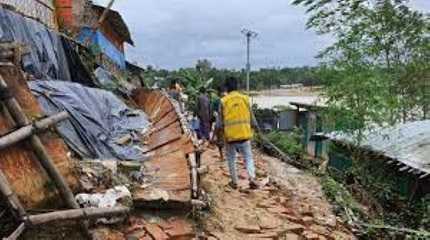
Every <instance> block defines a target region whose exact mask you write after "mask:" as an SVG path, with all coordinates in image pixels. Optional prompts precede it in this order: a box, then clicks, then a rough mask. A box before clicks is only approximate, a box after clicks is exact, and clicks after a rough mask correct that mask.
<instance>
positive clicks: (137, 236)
mask: <svg viewBox="0 0 430 240" xmlns="http://www.w3.org/2000/svg"><path fill="white" fill-rule="evenodd" d="M145 235H146V231H145V230H140V231H136V232H134V233H132V234H129V235H127V240H141V239H142V238H143V237H144V236H145Z"/></svg>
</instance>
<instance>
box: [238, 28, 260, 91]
mask: <svg viewBox="0 0 430 240" xmlns="http://www.w3.org/2000/svg"><path fill="white" fill-rule="evenodd" d="M241 32H242V34H243V35H245V37H246V91H247V92H248V94H249V93H250V92H249V91H250V89H249V79H250V74H251V61H250V45H251V39H252V38H256V37H257V36H258V33H256V32H254V31H251V30H248V29H243V30H242V31H241Z"/></svg>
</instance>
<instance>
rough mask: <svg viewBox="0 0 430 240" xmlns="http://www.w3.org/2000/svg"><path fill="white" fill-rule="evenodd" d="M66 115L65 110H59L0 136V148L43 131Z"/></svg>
mask: <svg viewBox="0 0 430 240" xmlns="http://www.w3.org/2000/svg"><path fill="white" fill-rule="evenodd" d="M68 117H69V114H68V113H67V112H61V113H58V114H55V115H53V116H51V117H48V118H45V119H42V120H40V121H38V122H35V123H34V124H31V125H27V126H25V127H22V128H20V129H18V130H16V131H13V132H12V133H9V134H7V135H5V136H3V137H0V149H4V148H7V147H9V146H11V145H13V144H15V143H18V142H20V141H22V140H24V139H26V138H28V137H30V136H31V135H33V134H35V133H37V132H39V131H44V130H46V129H48V128H49V127H51V126H52V125H54V124H56V123H58V122H60V121H63V120H65V119H67V118H68Z"/></svg>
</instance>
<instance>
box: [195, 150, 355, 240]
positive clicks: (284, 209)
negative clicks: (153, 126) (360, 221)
mask: <svg viewBox="0 0 430 240" xmlns="http://www.w3.org/2000/svg"><path fill="white" fill-rule="evenodd" d="M255 158H256V159H255V160H256V167H257V176H258V178H259V180H260V181H262V182H263V183H264V182H268V179H270V182H269V183H268V184H266V185H265V186H264V187H262V188H261V189H260V190H255V191H251V190H249V189H248V187H247V184H248V182H247V180H246V171H245V168H244V165H243V163H242V161H238V169H239V176H240V178H241V180H240V186H241V187H240V190H232V189H230V188H228V187H227V186H226V185H227V184H228V182H229V175H228V168H227V164H226V163H225V162H221V161H220V159H219V155H218V153H217V151H215V150H211V149H209V150H208V151H207V152H205V154H204V155H203V165H207V166H209V173H208V174H207V175H206V176H204V177H203V179H202V185H203V188H205V189H206V190H207V192H208V194H209V196H210V198H211V204H212V206H211V213H210V214H208V216H207V218H206V219H204V223H203V225H204V229H205V231H206V232H207V234H208V235H210V236H211V238H209V239H222V240H235V239H238V240H239V239H288V240H296V239H297V240H299V239H319V240H323V239H333V240H341V239H345V240H346V239H355V237H354V236H353V235H352V234H351V233H350V232H349V231H348V230H347V229H346V228H344V227H343V225H342V223H341V222H340V221H339V220H338V219H337V218H336V216H335V215H334V214H333V212H332V209H331V206H330V204H329V203H328V202H327V201H326V199H325V198H324V195H323V193H322V191H321V186H320V184H319V182H318V180H317V179H316V178H315V177H313V176H311V175H308V174H306V173H304V172H301V171H299V170H297V169H295V168H293V167H291V166H288V165H286V164H284V163H281V162H280V161H279V160H277V159H274V158H271V157H268V156H265V155H263V154H260V153H258V152H255Z"/></svg>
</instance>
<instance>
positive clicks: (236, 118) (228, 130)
mask: <svg viewBox="0 0 430 240" xmlns="http://www.w3.org/2000/svg"><path fill="white" fill-rule="evenodd" d="M226 90H227V92H228V94H227V95H226V96H224V97H223V98H222V99H221V106H220V114H221V120H222V123H221V127H222V129H223V131H224V139H225V144H226V146H225V148H226V157H227V161H228V166H229V170H230V177H231V182H230V183H229V185H230V186H231V187H232V188H234V189H237V187H238V176H237V170H236V152H239V153H240V154H241V155H242V156H243V157H244V159H245V162H246V169H247V172H248V177H249V187H250V188H251V189H257V188H258V183H257V181H256V176H255V164H254V159H253V155H252V148H251V139H252V137H253V132H252V126H253V127H254V129H258V128H257V124H256V121H255V118H254V115H253V113H252V111H251V105H250V101H249V97H248V96H246V95H243V94H241V93H239V92H238V80H237V78H235V77H229V78H228V79H227V81H226ZM251 125H252V126H251Z"/></svg>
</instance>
